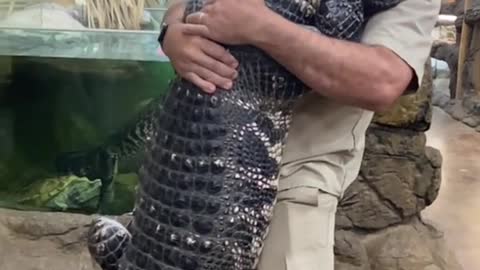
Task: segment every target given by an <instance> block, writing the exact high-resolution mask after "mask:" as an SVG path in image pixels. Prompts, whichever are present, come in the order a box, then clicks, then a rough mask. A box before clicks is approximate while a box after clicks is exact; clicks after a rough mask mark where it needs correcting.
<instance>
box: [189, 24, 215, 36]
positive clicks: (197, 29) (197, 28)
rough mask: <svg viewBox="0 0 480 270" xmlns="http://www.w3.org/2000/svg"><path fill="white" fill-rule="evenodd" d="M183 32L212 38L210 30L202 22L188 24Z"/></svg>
mask: <svg viewBox="0 0 480 270" xmlns="http://www.w3.org/2000/svg"><path fill="white" fill-rule="evenodd" d="M183 33H184V34H186V35H194V36H201V37H204V38H210V31H208V28H207V27H206V26H205V25H200V24H186V25H185V27H184V28H183Z"/></svg>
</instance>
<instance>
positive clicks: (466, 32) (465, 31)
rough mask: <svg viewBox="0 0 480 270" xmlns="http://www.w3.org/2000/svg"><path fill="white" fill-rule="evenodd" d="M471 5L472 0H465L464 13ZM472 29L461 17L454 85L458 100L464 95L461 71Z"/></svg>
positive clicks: (463, 66)
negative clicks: (455, 81) (455, 84)
mask: <svg viewBox="0 0 480 270" xmlns="http://www.w3.org/2000/svg"><path fill="white" fill-rule="evenodd" d="M471 7H472V1H471V0H465V3H464V14H465V13H466V11H467V10H468V9H470V8H471ZM471 32H472V29H471V27H470V26H469V25H467V24H466V23H465V19H463V23H462V35H461V37H460V44H459V52H458V69H457V86H456V87H455V89H456V94H455V97H456V99H458V100H462V99H463V95H464V89H463V77H464V76H463V71H464V68H465V59H466V56H467V55H468V47H469V45H470V44H469V43H470V42H469V41H470V37H471V34H472V33H471Z"/></svg>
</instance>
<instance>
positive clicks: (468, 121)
mask: <svg viewBox="0 0 480 270" xmlns="http://www.w3.org/2000/svg"><path fill="white" fill-rule="evenodd" d="M462 122H463V123H464V124H465V125H467V126H469V127H476V126H478V124H479V123H480V119H478V118H477V117H474V116H467V117H465V118H463V119H462Z"/></svg>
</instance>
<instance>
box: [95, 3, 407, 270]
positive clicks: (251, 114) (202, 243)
mask: <svg viewBox="0 0 480 270" xmlns="http://www.w3.org/2000/svg"><path fill="white" fill-rule="evenodd" d="M401 1H402V0H384V1H377V0H318V1H317V0H293V1H292V0H266V1H265V3H266V5H267V6H268V7H269V8H271V9H272V10H273V11H275V12H277V13H278V14H280V15H282V16H283V17H284V18H286V19H288V20H290V21H292V22H294V23H297V24H301V25H305V26H311V27H314V28H316V30H317V31H319V32H320V33H321V34H324V35H328V36H331V37H334V38H338V39H344V40H350V41H354V42H358V41H359V37H360V35H361V32H362V30H363V27H364V25H365V23H366V22H367V21H368V19H369V18H370V17H371V16H373V15H374V14H377V13H378V12H382V11H385V10H387V9H389V8H391V7H394V6H395V5H397V4H398V3H400V2H401ZM201 7H202V0H189V1H187V8H186V11H185V15H186V14H190V13H192V12H195V11H198V10H200V9H201ZM225 47H226V48H227V49H228V50H229V51H230V53H231V54H232V55H233V56H234V57H235V58H236V59H237V60H238V62H239V67H238V76H237V79H236V80H235V82H234V84H233V87H232V89H230V90H229V91H217V92H215V93H214V94H207V93H204V92H203V91H201V89H199V88H198V87H196V86H195V85H193V84H192V83H190V82H189V81H187V80H184V79H182V78H180V77H177V78H176V79H175V80H173V81H172V83H171V85H170V88H169V92H168V94H167V95H166V96H165V98H164V99H162V101H161V102H159V103H158V104H156V106H157V109H158V113H155V117H154V118H153V120H154V122H155V124H154V125H152V127H154V129H153V132H151V133H149V134H150V135H151V140H150V142H151V143H149V146H148V147H146V149H145V157H144V158H143V161H142V165H141V167H140V169H139V187H138V190H137V197H136V202H135V208H134V212H133V218H132V220H131V223H130V224H129V226H126V227H124V226H123V225H121V224H120V223H118V222H116V221H114V220H112V219H110V218H107V217H104V216H100V217H97V218H95V219H94V220H93V221H92V226H91V228H90V231H89V236H88V246H89V251H90V254H91V256H92V257H93V258H94V260H95V261H96V262H97V263H98V264H99V265H100V266H101V267H102V268H103V269H104V270H117V269H119V270H127V269H128V270H130V269H136V270H149V269H165V270H193V269H198V270H207V269H209V270H228V269H230V270H253V269H256V266H257V263H258V260H259V257H260V254H261V252H262V249H263V242H264V239H265V237H266V236H267V235H268V229H269V225H270V221H271V217H272V213H273V208H274V206H275V204H276V196H277V188H278V174H279V168H280V164H281V162H282V154H283V148H284V145H285V142H286V139H287V137H288V130H289V127H290V123H291V119H292V113H293V109H294V106H295V105H296V103H297V101H298V100H299V99H300V98H301V97H303V96H304V95H305V93H308V92H309V91H310V89H309V88H308V87H307V86H306V85H304V83H303V82H301V81H300V80H299V79H298V78H296V77H295V76H294V75H293V74H291V73H290V72H289V71H288V70H287V69H285V68H284V67H282V66H281V65H280V64H279V63H277V62H276V61H275V60H274V59H272V58H271V57H270V56H268V55H267V54H266V53H265V52H263V51H261V50H259V49H258V48H255V47H252V46H248V45H241V46H225Z"/></svg>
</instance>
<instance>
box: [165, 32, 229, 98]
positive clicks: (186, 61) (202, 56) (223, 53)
mask: <svg viewBox="0 0 480 270" xmlns="http://www.w3.org/2000/svg"><path fill="white" fill-rule="evenodd" d="M200 27H202V26H200V25H194V24H184V23H172V24H170V26H169V28H168V31H167V34H166V35H165V39H164V46H163V48H162V49H163V51H164V52H165V54H166V55H167V56H168V57H169V59H170V62H171V63H172V65H173V67H174V68H175V70H176V71H177V73H178V74H179V75H180V76H181V77H183V78H184V79H186V80H188V81H190V82H192V83H193V84H195V85H196V86H198V87H200V88H201V89H202V90H203V91H205V92H208V93H212V92H213V91H215V90H216V88H217V87H221V88H224V89H229V88H231V87H232V80H233V79H235V78H236V76H237V71H236V70H235V69H236V67H237V66H238V62H237V60H236V59H235V58H234V57H233V56H232V55H231V54H230V53H229V52H228V51H227V50H225V48H223V47H222V46H220V45H218V44H216V43H214V42H212V41H210V40H208V39H206V38H204V37H201V36H198V35H194V34H190V33H196V32H199V29H198V28H200Z"/></svg>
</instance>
